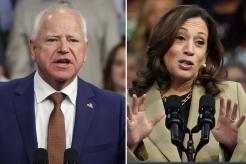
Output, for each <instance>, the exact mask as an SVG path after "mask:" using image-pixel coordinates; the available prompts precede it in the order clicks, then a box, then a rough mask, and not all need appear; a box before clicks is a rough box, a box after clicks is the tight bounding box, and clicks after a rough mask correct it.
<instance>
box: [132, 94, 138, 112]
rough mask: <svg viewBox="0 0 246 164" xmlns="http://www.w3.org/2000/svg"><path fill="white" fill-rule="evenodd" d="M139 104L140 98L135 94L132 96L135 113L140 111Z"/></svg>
mask: <svg viewBox="0 0 246 164" xmlns="http://www.w3.org/2000/svg"><path fill="white" fill-rule="evenodd" d="M138 104H139V99H138V97H137V95H135V94H133V98H132V113H133V114H137V113H138Z"/></svg>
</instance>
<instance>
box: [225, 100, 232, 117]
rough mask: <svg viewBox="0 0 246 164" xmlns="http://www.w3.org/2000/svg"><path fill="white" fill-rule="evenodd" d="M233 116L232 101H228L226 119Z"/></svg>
mask: <svg viewBox="0 0 246 164" xmlns="http://www.w3.org/2000/svg"><path fill="white" fill-rule="evenodd" d="M230 114H231V100H230V99H228V100H227V103H226V117H229V116H230Z"/></svg>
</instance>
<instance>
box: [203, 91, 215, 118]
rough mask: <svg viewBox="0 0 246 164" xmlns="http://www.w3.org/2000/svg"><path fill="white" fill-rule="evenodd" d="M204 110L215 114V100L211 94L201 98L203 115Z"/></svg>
mask: <svg viewBox="0 0 246 164" xmlns="http://www.w3.org/2000/svg"><path fill="white" fill-rule="evenodd" d="M202 110H210V111H209V112H211V113H212V114H215V99H214V97H213V96H212V95H211V94H206V95H203V96H202V97H201V98H200V102H199V113H202V112H203V111H202Z"/></svg>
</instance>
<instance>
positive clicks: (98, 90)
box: [87, 83, 123, 98]
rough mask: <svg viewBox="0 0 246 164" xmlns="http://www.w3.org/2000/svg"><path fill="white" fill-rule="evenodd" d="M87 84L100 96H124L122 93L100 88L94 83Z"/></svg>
mask: <svg viewBox="0 0 246 164" xmlns="http://www.w3.org/2000/svg"><path fill="white" fill-rule="evenodd" d="M87 84H88V85H89V86H90V88H91V89H92V90H93V92H94V93H96V94H98V95H100V96H106V97H116V98H123V96H122V95H120V94H118V93H116V92H113V91H110V90H106V89H101V88H98V87H97V86H95V85H93V84H90V83H87Z"/></svg>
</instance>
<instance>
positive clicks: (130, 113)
mask: <svg viewBox="0 0 246 164" xmlns="http://www.w3.org/2000/svg"><path fill="white" fill-rule="evenodd" d="M132 117H133V113H132V108H131V106H130V104H128V103H127V118H128V119H129V120H132Z"/></svg>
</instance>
